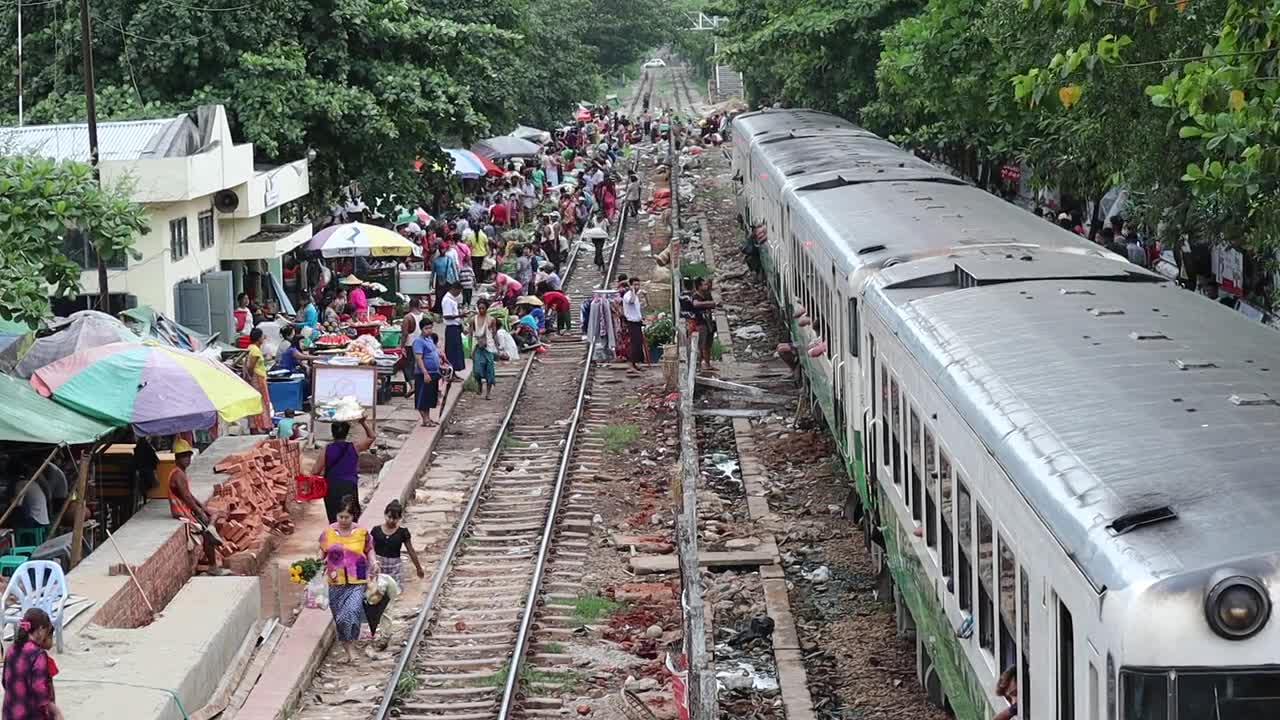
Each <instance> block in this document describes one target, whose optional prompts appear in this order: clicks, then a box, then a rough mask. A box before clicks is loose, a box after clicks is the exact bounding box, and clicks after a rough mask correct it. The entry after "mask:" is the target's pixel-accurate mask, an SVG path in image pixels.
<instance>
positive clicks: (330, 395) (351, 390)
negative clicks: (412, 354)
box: [311, 363, 378, 417]
mask: <svg viewBox="0 0 1280 720" xmlns="http://www.w3.org/2000/svg"><path fill="white" fill-rule="evenodd" d="M314 368H315V372H314V374H313V376H312V380H311V406H312V407H315V406H316V405H318V404H320V403H323V402H325V401H326V400H336V399H338V398H342V397H347V396H351V397H354V398H355V399H356V402H358V403H360V406H361V407H363V408H368V409H370V410H373V409H375V408H376V407H377V404H378V392H377V388H378V369H377V368H376V367H373V366H371V365H327V364H323V363H316V364H315V365H314ZM372 416H373V415H372V413H371V414H370V417H372Z"/></svg>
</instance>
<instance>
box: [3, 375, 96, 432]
mask: <svg viewBox="0 0 1280 720" xmlns="http://www.w3.org/2000/svg"><path fill="white" fill-rule="evenodd" d="M0 404H2V405H3V406H4V409H5V411H4V412H2V413H0V442H19V443H37V444H40V445H57V444H58V443H67V444H68V445H78V444H81V443H90V442H93V441H94V440H97V439H98V438H100V437H102V436H103V435H106V434H107V433H109V432H111V431H112V430H114V429H115V426H113V425H111V424H110V423H106V422H103V421H101V420H96V419H94V418H91V417H88V416H85V415H81V414H80V413H78V412H76V411H75V410H72V409H70V408H67V407H63V406H62V405H59V404H58V403H56V402H54V401H53V400H50V399H48V398H46V397H42V396H41V395H40V393H38V392H36V391H35V390H33V389H32V388H31V386H30V385H28V384H27V383H26V381H25V380H19V379H18V378H15V377H10V376H8V375H0Z"/></svg>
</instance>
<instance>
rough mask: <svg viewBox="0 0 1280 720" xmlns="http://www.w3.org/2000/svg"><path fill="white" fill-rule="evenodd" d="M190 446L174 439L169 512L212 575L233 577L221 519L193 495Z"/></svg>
mask: <svg viewBox="0 0 1280 720" xmlns="http://www.w3.org/2000/svg"><path fill="white" fill-rule="evenodd" d="M255 332H257V331H255ZM192 453H193V451H192V448H191V443H189V442H187V441H186V439H184V438H181V437H176V438H174V439H173V465H174V467H173V470H170V471H169V513H170V514H172V515H173V517H174V518H176V519H178V520H181V521H182V522H183V523H184V524H185V525H186V526H187V533H188V534H189V536H190V537H191V539H192V540H194V541H195V542H197V543H199V544H200V546H201V547H202V549H203V550H204V564H205V566H206V567H207V568H208V570H207V572H208V574H210V575H230V574H231V573H230V571H228V570H224V569H222V568H219V567H218V558H217V555H216V554H215V553H216V550H217V546H219V545H221V544H222V538H221V537H219V536H218V531H217V530H215V529H214V525H215V524H216V523H217V521H218V518H217V517H215V516H214V515H213V513H211V512H209V509H208V508H206V507H205V506H204V503H202V502H200V500H199V499H197V498H196V496H195V495H194V494H192V492H191V482H190V480H189V479H188V478H187V468H188V467H191V456H192Z"/></svg>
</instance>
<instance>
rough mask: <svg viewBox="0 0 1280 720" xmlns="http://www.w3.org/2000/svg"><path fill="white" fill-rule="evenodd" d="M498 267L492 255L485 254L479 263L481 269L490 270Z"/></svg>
mask: <svg viewBox="0 0 1280 720" xmlns="http://www.w3.org/2000/svg"><path fill="white" fill-rule="evenodd" d="M496 267H498V261H496V260H494V259H493V256H492V255H485V256H484V260H483V261H482V262H481V263H480V269H481V270H492V269H494V268H496Z"/></svg>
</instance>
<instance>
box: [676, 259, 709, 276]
mask: <svg viewBox="0 0 1280 720" xmlns="http://www.w3.org/2000/svg"><path fill="white" fill-rule="evenodd" d="M710 274H711V271H710V270H708V269H707V264H706V263H700V262H694V263H680V276H681V277H683V278H685V279H688V280H696V279H698V278H704V277H707V276H708V275H710Z"/></svg>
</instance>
